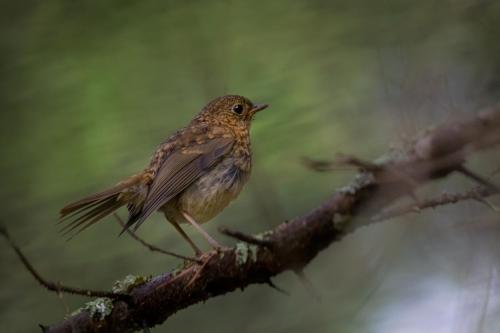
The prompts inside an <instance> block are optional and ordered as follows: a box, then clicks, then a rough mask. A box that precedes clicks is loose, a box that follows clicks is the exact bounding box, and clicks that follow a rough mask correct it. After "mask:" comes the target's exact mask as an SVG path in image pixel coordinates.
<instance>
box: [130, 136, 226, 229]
mask: <svg viewBox="0 0 500 333" xmlns="http://www.w3.org/2000/svg"><path fill="white" fill-rule="evenodd" d="M233 143H234V139H233V138H222V137H221V138H214V139H210V140H209V141H207V142H206V143H203V144H197V143H193V144H191V145H189V146H187V147H184V148H183V149H177V150H176V151H173V152H172V153H171V154H169V155H168V156H167V157H166V159H165V160H164V161H163V163H162V165H161V167H160V169H159V170H158V173H157V174H156V177H155V178H154V180H153V182H152V183H151V186H150V188H149V192H148V195H147V197H146V200H145V201H144V205H143V206H142V209H141V210H139V211H138V212H137V213H132V214H131V215H130V217H129V220H128V221H127V224H126V226H125V227H124V229H123V231H125V230H127V229H128V228H129V227H130V226H132V225H134V230H137V228H138V227H139V226H140V225H141V224H142V223H143V222H144V221H145V220H146V218H147V217H148V216H149V215H151V214H152V213H153V212H155V211H156V210H157V209H158V208H160V207H161V206H163V205H164V204H165V203H167V202H168V201H170V200H171V199H173V198H174V197H175V196H176V195H178V194H179V193H181V192H182V191H183V190H185V189H186V188H187V187H188V186H189V185H191V184H192V183H193V182H194V181H195V180H196V179H198V178H199V177H200V176H202V175H203V174H205V173H206V172H207V171H208V170H210V168H211V167H212V166H213V165H214V164H215V163H217V162H218V161H220V160H221V158H222V157H223V156H224V155H226V154H227V153H228V152H229V151H230V149H231V147H232V146H233ZM123 231H122V232H123Z"/></svg>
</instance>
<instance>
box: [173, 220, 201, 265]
mask: <svg viewBox="0 0 500 333" xmlns="http://www.w3.org/2000/svg"><path fill="white" fill-rule="evenodd" d="M167 221H168V222H170V223H171V224H172V225H173V226H174V228H175V230H177V232H179V233H180V234H181V236H182V238H184V240H185V241H186V242H188V243H189V245H191V247H192V248H193V250H194V253H195V254H196V256H198V257H199V256H200V255H201V254H202V253H203V252H201V250H200V249H199V248H198V246H196V244H195V243H194V242H193V241H192V240H191V238H189V236H188V235H187V234H186V232H184V230H182V228H181V226H180V225H179V224H178V223H176V222H172V221H170V220H169V219H167Z"/></svg>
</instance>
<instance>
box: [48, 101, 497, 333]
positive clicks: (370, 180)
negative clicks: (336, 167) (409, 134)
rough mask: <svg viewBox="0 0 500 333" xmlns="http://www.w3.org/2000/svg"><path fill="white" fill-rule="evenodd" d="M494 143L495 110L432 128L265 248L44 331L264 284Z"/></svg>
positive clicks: (148, 287) (194, 269)
mask: <svg viewBox="0 0 500 333" xmlns="http://www.w3.org/2000/svg"><path fill="white" fill-rule="evenodd" d="M499 143H500V107H495V108H493V109H491V110H489V111H485V112H481V113H479V114H478V115H477V116H475V117H473V118H469V119H464V120H461V121H458V122H451V123H447V124H444V125H442V126H439V127H436V128H435V129H434V130H432V131H429V132H427V133H426V134H425V135H424V136H423V137H421V138H419V139H418V140H416V141H415V143H414V145H413V147H412V148H411V149H410V150H409V151H408V152H406V155H405V156H404V157H398V158H394V159H391V158H390V159H386V161H385V162H380V163H377V168H373V169H374V170H370V172H360V173H359V174H358V176H357V177H356V178H355V180H354V181H353V182H352V183H351V184H349V185H348V186H346V187H344V188H342V189H339V190H338V191H337V192H336V193H335V194H333V196H332V197H331V198H329V199H327V200H326V201H325V202H324V203H322V204H321V205H320V206H319V207H317V208H316V209H314V210H312V211H311V212H309V213H307V214H305V215H304V216H301V217H297V218H294V219H293V220H291V221H289V222H286V223H282V224H280V225H278V226H277V227H275V228H274V229H272V230H270V231H268V232H266V233H264V234H262V236H261V237H259V239H262V240H264V241H266V242H270V243H271V244H272V246H271V247H267V246H261V245H260V244H254V243H252V244H251V245H248V244H247V243H238V244H237V246H236V247H234V248H231V249H223V250H220V251H218V252H217V251H212V252H210V253H207V254H205V256H207V258H208V259H207V258H205V259H204V260H205V261H204V266H203V269H201V268H200V266H199V265H197V264H195V263H188V264H187V265H186V266H185V267H184V268H183V269H181V270H180V271H172V272H169V273H164V274H161V275H159V276H156V277H154V278H153V279H151V280H149V281H147V282H145V283H143V284H141V285H138V286H136V287H134V288H132V290H130V296H131V298H132V300H133V302H132V304H131V303H127V302H124V301H119V300H114V301H113V302H112V309H110V311H109V314H107V315H106V316H104V317H99V318H96V317H95V316H92V314H91V312H90V311H88V310H84V311H81V312H80V313H78V314H76V315H73V316H71V317H69V318H67V319H65V320H64V321H62V322H61V323H59V324H56V325H53V326H51V327H49V328H47V329H46V331H47V332H132V331H134V330H138V329H141V327H143V325H146V326H149V327H153V326H155V325H158V324H161V323H162V322H164V321H165V320H166V319H167V318H168V317H170V316H171V315H173V314H174V313H176V312H177V311H179V310H181V309H184V308H186V307H188V306H190V305H193V304H195V303H199V302H202V301H205V300H207V299H209V298H212V297H215V296H218V295H223V294H225V293H228V292H231V291H234V290H236V289H244V288H245V287H247V286H248V285H250V284H257V283H261V284H266V283H267V284H268V283H269V281H270V279H271V277H273V276H275V275H277V274H280V273H282V272H284V271H287V270H292V271H300V270H301V269H302V268H303V267H304V266H305V265H306V264H307V263H309V262H310V261H311V260H312V259H313V258H314V257H315V256H316V255H317V254H318V253H319V252H320V251H322V250H324V249H325V248H326V247H328V245H330V244H331V243H332V242H334V241H338V240H340V239H342V237H343V236H345V235H346V234H347V233H349V232H352V231H353V230H355V229H356V228H357V225H356V223H353V219H352V217H354V216H355V217H357V218H358V219H363V218H368V219H369V218H370V217H371V216H373V214H374V213H375V212H377V211H380V209H382V208H383V207H385V206H386V205H388V204H389V203H391V202H393V201H395V200H397V199H398V198H400V197H401V196H403V195H407V194H410V193H413V191H414V190H415V187H417V186H420V185H422V184H424V183H427V182H429V181H432V180H434V179H437V178H443V177H445V176H447V175H448V174H449V173H451V172H453V171H455V170H457V169H459V168H460V167H461V166H462V165H463V163H464V161H465V159H466V157H467V156H468V155H469V153H471V152H473V151H476V150H480V149H485V148H488V147H491V146H493V145H498V144H499ZM351 161H352V160H351ZM356 161H360V160H356ZM370 165H371V164H370ZM247 240H248V239H247ZM250 243H251V242H250Z"/></svg>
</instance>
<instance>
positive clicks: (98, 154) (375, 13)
mask: <svg viewBox="0 0 500 333" xmlns="http://www.w3.org/2000/svg"><path fill="white" fill-rule="evenodd" d="M0 13H1V14H0V18H1V20H0V26H1V31H0V34H1V35H0V47H1V49H0V61H1V62H0V77H1V80H0V85H1V89H0V107H1V109H0V112H1V113H0V142H2V144H1V149H2V151H1V155H2V159H1V160H0V174H2V183H3V184H2V186H1V189H0V199H1V203H2V207H1V208H2V216H1V220H2V223H4V224H5V225H6V226H7V227H8V228H9V230H10V232H11V234H12V236H13V237H14V238H15V239H17V240H18V241H19V243H20V244H21V245H22V248H23V249H24V250H25V252H26V254H27V255H28V256H29V258H30V259H31V260H32V261H33V263H34V264H35V265H36V266H37V267H38V268H39V270H40V272H41V273H42V274H43V275H44V276H46V277H48V278H50V279H54V280H60V281H63V282H64V283H66V284H70V285H76V286H81V287H89V288H94V289H104V288H110V287H111V285H112V283H113V281H114V280H117V279H120V278H122V277H124V276H125V275H127V274H142V275H149V274H157V273H160V272H164V271H166V270H169V269H172V268H173V267H175V266H176V265H177V264H178V261H177V260H174V259H171V258H168V257H165V256H162V255H157V254H153V253H149V252H147V251H146V250H145V249H144V248H142V247H141V246H140V245H138V244H137V243H136V242H134V241H132V240H131V239H129V238H127V237H120V238H118V237H117V234H118V231H119V227H118V226H117V224H116V223H115V222H114V221H113V220H112V219H108V220H107V221H106V222H103V223H102V224H100V225H98V226H96V227H94V228H92V229H91V230H89V231H87V232H85V233H83V234H81V236H79V237H77V238H76V239H74V240H72V241H71V242H66V241H65V240H64V238H63V237H61V236H60V235H59V234H58V232H57V230H58V228H57V227H56V226H55V222H56V220H57V212H58V209H59V208H60V207H61V206H63V205H64V204H65V203H67V202H68V201H71V200H74V199H77V198H79V197H81V196H83V195H86V194H88V193H91V192H93V191H97V190H100V189H102V188H103V187H105V186H108V185H110V184H114V183H116V182H117V181H119V180H120V179H121V178H123V177H125V176H128V175H130V174H132V173H135V172H137V171H139V170H141V169H142V168H143V167H144V166H145V165H146V163H147V162H148V160H149V157H150V155H151V153H152V152H153V151H154V150H155V148H156V146H157V145H158V144H159V143H160V142H161V141H162V140H163V139H164V138H165V137H167V136H168V135H169V134H170V133H171V132H173V131H174V130H175V129H176V128H178V127H180V126H183V125H185V124H186V123H187V122H188V121H189V119H190V118H191V117H192V116H193V115H194V114H195V113H196V112H198V110H199V109H200V108H201V107H202V106H203V105H204V104H205V103H206V102H207V101H209V100H210V99H212V98H213V97H216V96H219V95H223V94H226V93H236V94H242V95H245V96H248V97H249V98H251V99H252V100H254V101H256V102H265V103H269V104H271V107H270V108H269V109H268V110H266V111H265V112H262V114H259V116H258V117H257V119H256V121H255V123H254V126H253V130H252V135H253V146H254V155H255V163H254V174H253V176H252V179H251V181H250V184H249V185H248V187H247V188H246V190H245V191H244V193H243V194H242V195H241V197H240V198H239V199H238V200H237V201H236V202H235V203H234V204H233V205H232V206H230V208H228V209H227V210H226V211H224V213H223V214H221V215H220V216H219V217H217V218H216V219H215V220H214V221H213V222H212V223H210V224H208V225H207V228H208V229H209V231H210V232H211V233H212V234H215V235H216V236H217V231H216V228H217V226H219V225H226V226H231V227H233V228H237V229H240V230H243V231H246V232H258V231H262V230H265V229H268V228H270V227H272V226H274V225H277V224H278V223H280V222H282V221H284V220H285V219H289V218H292V217H294V216H297V215H300V214H302V213H304V212H306V211H307V210H308V209H310V208H312V207H314V206H316V205H317V204H319V203H320V202H321V200H324V199H325V198H326V197H327V196H328V195H329V194H330V193H332V192H333V190H334V189H335V188H337V187H340V186H342V185H343V184H345V183H347V182H348V181H349V179H350V178H351V177H352V175H353V172H352V171H340V172H335V173H329V174H318V173H314V172H312V171H310V170H307V169H306V168H305V167H304V166H303V165H302V164H301V163H300V159H301V157H303V156H308V157H317V158H320V157H321V158H331V157H332V156H334V154H335V153H337V152H344V153H352V154H356V155H359V156H361V157H363V158H375V157H377V156H379V155H381V154H383V153H384V152H386V151H387V149H388V147H392V146H401V145H403V143H404V142H405V141H407V140H408V139H411V138H413V137H415V136H416V135H417V134H418V133H419V132H420V131H421V130H423V129H425V128H426V127H427V126H428V125H430V124H433V123H436V122H439V121H446V120H447V119H452V118H454V117H456V116H458V115H462V114H464V113H467V112H473V111H476V110H478V109H479V108H480V107H483V106H486V105H489V104H491V103H493V102H495V101H498V98H499V97H500V93H499V91H500V90H499V87H500V80H499V78H498V73H499V69H500V47H499V43H498V36H499V33H500V26H499V25H498V22H499V20H500V4H499V3H498V2H495V1H486V0H484V1H471V0H445V1H431V0H424V1H407V0H387V1H383V2H380V1H360V0H356V1H349V2H347V1H320V0H315V1H284V0H276V1H261V0H256V1H182V2H181V1H163V2H156V1H56V0H50V1H43V2H36V1H16V2H5V1H4V2H3V3H2V4H1V9H0ZM495 156H498V151H496V155H495V154H490V155H489V158H483V159H479V160H477V161H473V165H474V166H475V167H477V169H478V170H480V171H484V172H491V171H492V169H494V166H495V165H497V166H498V163H496V164H495V162H498V159H495ZM464 186H470V182H467V181H463V180H462V179H460V178H458V177H455V178H453V179H451V180H450V181H447V182H445V183H442V184H440V187H439V189H442V188H443V187H444V188H446V189H460V188H463V187H464ZM428 190H429V193H438V191H440V190H437V188H431V189H428ZM122 215H124V212H122ZM479 220H480V221H479ZM403 221H404V222H405V223H403ZM495 222H496V223H495ZM189 232H190V233H191V234H193V232H192V231H191V230H190V231H189ZM140 235H141V236H143V237H144V238H145V239H147V240H149V241H151V242H153V243H155V244H157V245H160V246H163V247H165V248H168V249H169V250H173V251H178V252H183V253H189V251H190V250H189V248H188V247H187V246H186V245H185V244H183V243H182V241H181V240H180V238H179V237H178V235H177V234H175V232H174V231H173V229H172V228H171V227H170V226H169V225H167V224H166V223H164V221H163V220H162V217H161V216H160V215H158V216H154V217H153V218H151V219H150V221H149V222H148V223H146V224H145V225H144V227H142V228H141V230H140ZM195 237H196V236H195ZM499 237H500V228H499V227H498V215H495V214H494V213H491V212H489V211H488V210H487V209H486V208H484V206H481V205H480V204H477V203H467V204H463V205H460V206H458V207H449V208H445V209H441V210H438V211H435V212H425V213H423V214H422V215H421V218H415V217H406V218H404V219H401V220H398V221H393V222H387V223H384V224H381V225H377V226H371V227H369V228H364V229H362V230H360V231H359V232H358V233H356V234H354V235H352V236H349V237H347V238H346V239H345V240H344V241H342V242H341V243H339V244H335V245H333V246H331V247H330V249H329V250H328V251H325V252H324V253H323V254H322V255H321V256H320V257H319V258H318V259H317V260H316V261H314V262H313V263H312V264H311V265H310V266H309V267H308V269H307V273H308V275H309V276H310V279H311V280H312V281H313V284H314V285H315V287H316V288H317V289H318V291H319V292H320V294H321V296H322V300H321V302H317V301H315V300H314V299H312V298H311V297H310V295H308V293H307V292H306V291H305V290H304V288H302V286H301V285H300V283H298V282H297V281H296V279H295V277H294V276H293V275H291V274H284V275H283V276H280V277H278V278H277V279H276V283H277V284H278V285H280V286H282V287H283V288H284V289H287V290H289V291H290V292H291V296H290V297H286V296H283V295H280V294H278V293H276V292H274V291H273V290H271V289H269V288H266V287H263V286H253V287H251V288H248V290H246V291H245V292H244V293H240V292H235V293H233V294H230V295H227V296H225V297H221V298H216V299H213V300H210V301H208V302H207V303H206V304H200V305H197V306H194V307H191V308H189V309H187V310H185V311H182V312H180V313H178V314H177V315H175V316H174V317H172V318H171V319H169V320H168V321H167V322H166V323H165V324H164V325H162V326H161V327H157V328H155V329H154V330H153V332H170V331H180V330H182V331H183V332H191V331H193V332H194V331H197V332H234V331H236V330H238V331H240V332H258V331H270V332H285V331H286V332H303V331H305V330H308V331H310V332H333V331H335V332H423V331H431V332H497V331H498V330H500V319H499V318H500V299H499V295H500V280H499V278H498V276H499V274H500V271H499V268H498V264H497V263H498V259H499V255H498V254H499V253H500V251H499V250H500V247H499V245H498V244H499V242H498V240H499ZM217 238H218V239H220V240H221V241H223V242H224V243H226V244H231V243H232V241H231V240H229V239H224V238H223V237H222V236H221V235H218V237H217ZM197 240H198V242H199V243H200V244H203V240H201V239H200V238H197ZM0 246H2V251H1V252H0V260H1V269H0V284H1V286H2V287H1V289H0V323H1V327H2V331H4V332H33V331H35V330H36V325H37V324H38V323H43V324H49V323H54V322H57V321H59V320H61V319H62V318H63V317H64V315H65V313H66V312H67V311H68V310H67V309H69V311H72V310H74V309H75V308H77V307H78V306H80V305H81V304H82V303H83V301H84V300H82V299H81V298H77V297H72V296H64V297H63V298H62V299H59V298H58V297H57V296H56V295H54V294H51V293H48V292H46V291H45V290H43V289H42V288H40V287H39V286H38V285H37V284H36V282H35V281H34V280H33V279H32V278H31V277H30V276H29V275H28V273H27V272H26V271H25V270H24V269H23V268H22V267H21V264H20V263H19V262H18V260H17V259H16V258H15V256H14V254H13V253H12V252H11V251H10V250H9V249H8V248H7V246H6V245H1V244H0Z"/></svg>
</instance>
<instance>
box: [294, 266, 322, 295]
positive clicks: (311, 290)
mask: <svg viewBox="0 0 500 333" xmlns="http://www.w3.org/2000/svg"><path fill="white" fill-rule="evenodd" d="M294 273H295V275H297V277H298V278H299V281H300V283H301V284H302V285H303V286H304V288H305V289H306V291H307V292H308V293H309V295H311V296H312V297H313V298H314V299H315V300H316V301H318V302H320V301H321V296H320V295H319V293H318V292H317V291H316V288H314V286H313V284H312V283H311V280H309V278H308V277H307V275H306V273H305V272H304V270H303V269H296V270H294Z"/></svg>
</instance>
